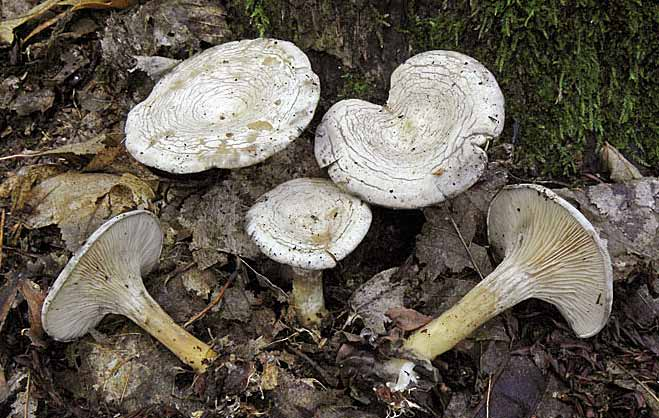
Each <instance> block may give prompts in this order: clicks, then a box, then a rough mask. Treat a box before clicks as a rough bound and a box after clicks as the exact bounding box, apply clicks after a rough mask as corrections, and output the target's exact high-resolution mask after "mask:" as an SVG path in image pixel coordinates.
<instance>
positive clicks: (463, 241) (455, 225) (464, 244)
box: [449, 215, 483, 280]
mask: <svg viewBox="0 0 659 418" xmlns="http://www.w3.org/2000/svg"><path fill="white" fill-rule="evenodd" d="M449 218H450V219H451V223H452V224H453V229H455V233H456V234H458V238H460V242H462V245H463V246H464V247H465V251H467V255H469V260H470V261H471V265H472V266H474V270H476V273H478V275H479V276H480V277H481V280H483V273H481V269H479V268H478V264H476V260H474V256H473V255H472V254H471V251H469V246H468V245H467V243H466V242H465V239H464V238H463V237H462V233H461V232H460V228H458V224H456V223H455V220H454V219H453V215H449Z"/></svg>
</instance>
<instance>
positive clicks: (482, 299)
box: [403, 259, 530, 361]
mask: <svg viewBox="0 0 659 418" xmlns="http://www.w3.org/2000/svg"><path fill="white" fill-rule="evenodd" d="M529 285H530V280H529V278H528V275H526V274H525V273H524V272H523V271H522V270H521V269H520V268H519V267H518V266H516V265H515V262H514V261H511V260H510V259H508V260H504V262H502V263H501V264H500V265H499V267H497V269H496V270H494V271H493V272H492V273H491V274H490V275H489V276H487V277H486V278H485V279H483V280H482V281H481V282H480V283H479V284H478V285H477V286H476V287H474V288H473V289H471V290H470V291H469V293H467V294H466V295H465V296H464V297H463V298H462V299H461V300H460V301H459V302H458V303H457V304H455V305H454V306H453V307H451V308H450V309H449V310H447V311H445V312H444V313H442V315H440V316H439V317H438V318H435V319H434V320H432V321H430V322H429V323H428V324H427V325H426V326H424V327H423V328H421V329H419V330H417V331H415V332H414V333H413V334H412V335H410V336H409V337H408V338H407V340H406V341H405V343H404V345H403V348H405V349H407V350H409V351H411V352H412V353H414V354H415V355H416V356H418V357H419V358H422V359H425V360H429V361H432V360H433V359H434V358H435V357H437V356H438V355H440V354H442V353H444V352H446V351H448V350H450V349H451V348H453V347H454V346H455V345H456V344H457V343H459V342H460V341H462V340H464V339H465V338H467V337H468V336H469V335H470V334H471V333H472V332H474V331H475V330H476V329H477V328H478V327H480V326H481V325H483V324H484V323H485V322H487V321H489V320H490V319H492V318H493V317H494V316H496V315H498V314H499V313H500V312H502V311H503V310H505V309H508V308H509V307H511V306H513V305H515V304H517V303H518V302H520V301H521V300H523V299H526V298H527V297H528V295H529V294H530V291H529V289H528V288H529Z"/></svg>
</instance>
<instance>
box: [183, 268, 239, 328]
mask: <svg viewBox="0 0 659 418" xmlns="http://www.w3.org/2000/svg"><path fill="white" fill-rule="evenodd" d="M236 260H237V261H236V269H235V270H234V272H233V273H231V276H229V279H228V280H227V282H226V283H224V286H222V289H220V292H219V293H218V294H217V296H215V298H214V299H213V300H212V301H211V303H209V304H208V306H206V307H205V308H204V309H202V310H201V312H199V313H198V314H196V315H195V316H193V317H192V318H190V319H189V320H188V322H186V323H185V324H183V328H187V327H188V326H190V325H192V323H193V322H195V321H196V320H198V319H200V318H203V317H204V316H206V314H207V313H208V312H209V311H210V310H211V309H213V307H214V306H216V305H217V304H218V303H220V301H221V300H222V298H223V297H224V292H226V290H227V289H228V288H229V285H230V284H231V282H233V280H234V279H235V278H236V276H238V273H239V272H240V257H237V258H236Z"/></svg>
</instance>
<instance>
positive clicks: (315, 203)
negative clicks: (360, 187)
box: [245, 178, 372, 270]
mask: <svg viewBox="0 0 659 418" xmlns="http://www.w3.org/2000/svg"><path fill="white" fill-rule="evenodd" d="M371 218H372V215H371V209H370V208H369V207H368V205H367V204H366V203H364V202H363V201H361V200H360V199H359V198H357V197H354V196H351V195H349V194H347V193H344V192H342V191H341V190H339V188H338V187H336V185H335V184H334V183H332V182H331V181H329V180H326V179H319V178H300V179H295V180H290V181H288V182H286V183H283V184H280V185H279V186H277V187H275V188H274V189H272V190H271V191H269V192H267V193H265V194H264V195H263V196H261V197H260V198H259V199H258V200H257V202H256V203H255V204H254V206H252V207H251V208H250V210H249V211H248V212H247V220H246V226H245V230H246V231H247V233H248V234H249V236H250V237H252V239H253V240H254V241H255V242H256V245H257V246H258V247H259V249H260V250H261V251H262V252H263V253H264V254H265V255H267V256H268V257H270V258H271V259H273V260H275V261H277V262H279V263H281V264H288V265H290V266H293V267H299V268H302V269H307V270H323V269H328V268H333V267H334V266H336V263H337V261H339V260H341V259H343V258H344V257H345V256H346V255H348V254H350V253H351V252H352V250H354V249H355V247H357V245H359V243H360V242H361V241H362V239H364V236H366V233H367V232H368V228H369V227H370V225H371Z"/></svg>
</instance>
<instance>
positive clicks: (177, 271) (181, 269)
mask: <svg viewBox="0 0 659 418" xmlns="http://www.w3.org/2000/svg"><path fill="white" fill-rule="evenodd" d="M196 263H197V262H196V261H191V262H189V263H188V264H186V265H184V266H182V267H177V268H176V269H175V270H174V271H173V272H171V273H169V274H168V275H167V277H165V283H164V286H165V290H167V284H168V283H169V281H170V280H172V279H173V278H174V277H176V276H178V275H179V274H183V273H185V272H186V271H188V270H190V269H191V268H192V267H193V266H194V265H195V264H196Z"/></svg>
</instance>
